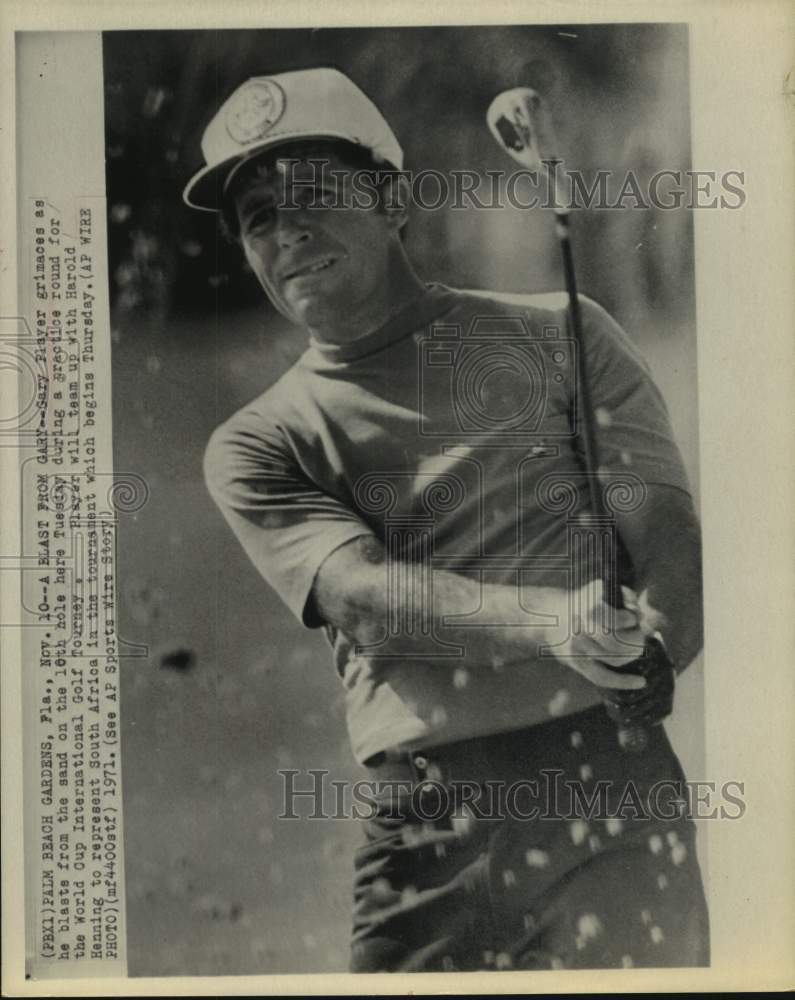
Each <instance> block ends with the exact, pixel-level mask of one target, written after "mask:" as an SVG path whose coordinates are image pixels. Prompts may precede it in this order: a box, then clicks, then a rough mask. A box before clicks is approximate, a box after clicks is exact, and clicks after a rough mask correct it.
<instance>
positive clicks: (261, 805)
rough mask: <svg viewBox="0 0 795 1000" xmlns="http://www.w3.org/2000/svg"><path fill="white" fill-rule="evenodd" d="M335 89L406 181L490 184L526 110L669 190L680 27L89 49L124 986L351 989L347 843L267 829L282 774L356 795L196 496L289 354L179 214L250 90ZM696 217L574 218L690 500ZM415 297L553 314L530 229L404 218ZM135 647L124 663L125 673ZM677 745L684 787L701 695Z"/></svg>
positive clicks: (537, 239)
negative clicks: (124, 474) (283, 770)
mask: <svg viewBox="0 0 795 1000" xmlns="http://www.w3.org/2000/svg"><path fill="white" fill-rule="evenodd" d="M319 65H332V66H336V67H338V68H339V69H341V70H342V71H343V72H345V73H347V74H348V75H349V76H350V77H351V78H352V79H353V80H354V81H355V82H356V83H358V84H359V85H360V86H361V87H362V89H363V90H364V91H365V92H366V93H367V94H368V95H369V96H370V97H371V98H372V99H373V100H374V101H375V103H376V104H377V105H378V106H379V107H380V108H381V110H382V112H383V113H384V115H385V117H386V118H387V120H388V121H389V122H390V124H391V125H392V127H393V129H394V131H395V133H396V134H397V136H398V139H399V140H400V142H401V144H402V146H403V148H404V151H405V155H406V167H407V168H409V169H413V170H423V169H431V168H432V169H435V170H439V171H442V172H444V173H449V172H450V171H451V170H454V169H467V170H475V171H477V172H478V173H480V174H482V175H484V176H485V174H486V171H489V170H503V171H504V170H509V169H510V167H511V161H509V160H508V159H507V157H505V155H504V154H503V153H501V152H500V150H499V149H497V147H496V145H495V144H494V142H493V140H492V139H491V137H490V134H489V132H488V130H487V128H486V125H485V112H486V108H487V107H488V105H489V103H490V102H491V100H492V98H493V97H494V96H495V94H497V93H498V92H499V91H501V90H503V89H505V88H507V87H512V86H519V85H528V86H532V87H535V89H537V90H538V91H539V92H540V93H541V94H542V95H544V97H545V98H546V99H547V101H548V104H549V108H550V112H551V115H552V120H553V123H554V125H555V127H556V130H557V133H558V140H559V143H560V152H561V155H562V156H563V158H564V161H565V165H566V168H567V169H570V170H580V171H582V172H583V173H584V174H585V176H586V180H589V181H590V180H592V179H593V176H594V175H595V172H596V171H597V170H608V171H611V172H612V174H613V176H614V177H617V178H619V179H621V178H623V177H624V175H625V173H626V172H627V171H628V170H633V171H635V172H636V174H637V176H638V178H639V180H640V181H641V185H643V183H644V181H646V182H647V181H648V179H649V178H650V177H651V175H652V174H653V173H654V172H655V171H658V170H663V169H667V170H687V169H689V167H690V130H689V101H688V48H687V28H686V27H685V26H683V25H654V24H632V25H587V26H584V25H557V26H544V27H460V28H458V27H453V28H388V29H387V28H383V29H328V28H322V29H315V30H303V29H302V30H297V29H296V30H286V29H272V30H261V31H251V30H248V31H165V32H164V31H151V32H140V31H137V32H109V33H106V34H105V36H104V76H105V102H106V104H105V114H106V138H107V196H108V254H109V268H110V275H111V295H112V324H113V378H114V383H113V396H114V406H113V419H114V449H115V458H114V461H115V467H116V470H117V471H119V472H121V471H130V472H136V473H138V474H139V475H142V476H144V477H145V478H146V480H147V482H148V484H149V487H150V491H151V495H150V500H149V502H148V504H147V506H146V507H145V508H144V509H143V510H141V511H140V512H139V513H138V514H136V515H134V516H132V517H130V518H128V519H127V521H126V522H125V523H124V524H123V525H122V530H121V531H120V537H119V547H118V566H119V582H120V591H121V608H120V632H121V635H122V636H123V638H124V639H125V640H126V641H127V642H128V643H130V644H138V645H139V646H140V647H141V648H140V649H137V652H139V653H146V655H138V656H133V655H131V656H130V657H129V658H127V659H125V661H124V667H123V688H122V700H123V708H122V719H123V740H124V743H123V746H124V785H125V849H126V872H127V886H128V897H129V903H128V938H129V963H130V972H131V974H132V975H171V974H173V975H176V974H182V975H208V974H232V973H275V972H282V973H287V972H317V971H328V972H332V971H344V969H345V967H346V962H347V938H348V928H349V922H350V921H349V893H350V888H349V887H350V875H351V854H352V851H353V849H354V847H355V845H356V844H357V843H358V837H359V833H358V830H357V829H356V825H355V823H352V822H346V821H340V820H336V821H334V820H327V821H323V822H321V821H313V822H308V821H305V822H296V821H292V822H291V821H286V820H282V821H278V820H276V818H275V817H276V815H277V813H278V812H279V801H280V794H281V781H280V779H279V777H278V774H277V773H276V772H277V769H278V768H280V767H294V768H299V769H307V768H322V767H327V768H328V769H329V770H330V772H331V774H330V778H332V779H344V778H347V777H358V776H360V772H359V770H358V768H357V766H356V764H355V763H354V761H353V759H352V757H351V754H350V751H349V749H348V747H347V740H346V738H345V733H344V716H343V703H342V692H341V688H340V686H339V684H338V681H337V679H336V677H335V676H334V674H333V669H332V665H331V659H330V656H329V654H328V650H327V647H326V645H325V643H324V640H323V639H322V638H321V637H320V636H319V635H318V634H317V633H310V632H307V631H305V630H304V629H302V628H301V626H299V625H298V624H297V623H296V622H295V621H294V620H293V619H292V618H291V617H290V615H289V613H288V612H287V611H286V610H285V609H284V607H283V606H282V605H281V603H280V601H279V600H278V598H277V597H276V596H275V595H274V594H273V593H272V592H271V591H270V590H269V589H268V587H267V586H266V585H265V583H264V582H262V581H261V579H260V578H259V576H258V575H257V574H256V572H255V571H254V570H253V568H252V567H251V566H250V565H249V563H248V562H247V559H246V557H245V555H244V554H243V552H242V551H241V550H240V549H239V547H238V545H237V543H236V542H235V540H234V538H233V537H232V535H231V533H230V532H229V531H228V529H227V528H226V526H225V525H224V523H223V521H222V520H221V517H220V514H218V513H217V511H216V510H215V508H214V507H213V505H212V503H211V501H210V499H209V497H208V496H207V493H206V490H205V488H204V484H203V481H202V477H201V459H202V453H203V450H204V445H205V443H206V441H207V438H208V437H209V435H210V432H211V431H212V429H213V428H214V427H215V426H216V425H217V424H218V423H220V422H221V421H222V420H224V419H225V418H226V417H227V416H229V415H230V414H231V413H232V412H233V411H234V410H236V409H237V408H238V407H240V406H241V405H243V404H244V403H245V402H247V401H248V400H250V399H251V398H253V397H254V396H256V395H257V394H259V393H260V392H262V391H263V390H264V389H265V388H267V386H268V385H270V384H271V383H272V382H273V381H275V380H276V378H278V377H279V375H280V374H281V373H282V372H283V371H284V370H285V369H286V368H287V367H288V366H289V365H290V364H291V363H292V361H293V360H294V359H295V358H296V357H297V356H298V355H299V354H300V353H301V351H302V350H303V346H304V343H303V336H302V334H301V333H300V331H297V330H296V329H294V328H292V327H291V326H289V324H287V323H286V321H285V320H284V319H283V318H282V317H281V316H280V315H279V314H278V313H276V312H275V311H274V310H273V309H272V308H271V307H270V305H269V304H268V303H267V302H266V301H265V300H264V298H263V295H262V292H261V290H260V288H259V286H258V285H257V283H256V281H255V280H254V278H253V276H252V274H251V273H250V271H249V270H248V269H247V267H246V265H245V263H244V261H243V258H242V255H241V254H240V252H239V250H238V249H237V248H236V247H235V246H233V245H231V244H229V243H227V242H225V241H224V240H223V239H222V238H221V237H220V235H219V231H218V228H217V221H216V218H215V216H214V215H211V214H209V213H202V212H196V211H193V210H190V209H188V208H187V207H186V206H185V205H184V204H183V203H182V196H181V194H182V189H183V187H184V185H185V183H186V181H187V179H188V178H189V177H190V175H191V174H192V173H193V171H194V170H195V169H197V168H198V167H199V166H201V155H200V147H199V144H200V140H201V133H202V131H203V129H204V126H205V125H206V123H207V121H208V120H209V118H210V117H211V116H212V114H214V112H215V111H216V110H217V108H218V107H219V106H220V104H221V103H222V102H223V100H224V99H225V98H226V97H227V96H228V94H229V93H230V92H231V91H232V90H233V89H234V88H235V87H236V86H237V85H238V84H240V83H241V82H242V81H244V80H245V79H247V78H248V77H250V76H258V75H268V74H272V73H278V72H283V71H287V70H291V69H298V68H302V67H308V66H319ZM691 215H692V213H690V212H688V211H687V210H686V209H684V208H681V209H678V210H671V211H664V210H660V209H655V208H650V209H632V208H624V209H620V210H608V211H598V210H590V211H580V212H577V213H575V219H574V241H575V257H576V262H577V269H578V277H579V281H580V286H581V290H582V291H584V292H585V293H586V294H588V295H591V296H592V297H593V298H595V299H597V301H599V302H600V303H602V305H604V306H605V307H606V308H607V309H609V310H610V311H611V312H613V314H614V315H615V316H616V317H617V318H618V320H619V321H620V322H621V323H622V324H623V325H624V327H625V328H626V329H627V330H628V332H629V333H630V335H631V336H632V337H633V338H634V339H635V340H636V342H637V343H638V344H639V345H640V347H641V349H642V350H643V351H644V353H645V354H646V356H647V358H648V359H649V361H650V363H651V364H652V367H653V370H654V373H655V377H656V379H657V381H658V383H659V384H660V386H661V388H662V389H663V392H664V394H665V395H666V398H667V400H668V403H669V407H670V409H671V415H672V420H673V423H674V428H675V430H676V432H677V435H678V439H679V441H680V444H681V446H682V450H683V453H684V456H685V461H686V464H687V466H688V471H689V473H690V476H691V481H692V483H693V486H694V488H695V489H696V490H697V486H698V450H697V423H696V420H697V407H696V349H695V343H696V342H695V320H694V275H693V240H692V218H691ZM407 247H408V250H409V253H410V255H411V256H412V258H413V259H414V260H415V262H416V264H417V267H418V270H419V272H420V274H422V275H423V276H424V277H425V278H426V279H427V280H437V281H443V282H446V283H448V284H451V285H453V286H457V287H466V288H493V289H499V290H506V291H545V290H550V289H554V288H560V287H561V284H562V282H561V278H560V273H559V268H558V256H557V247H556V244H555V238H554V231H553V227H552V223H551V219H550V218H549V213H545V212H544V211H542V210H540V209H539V210H530V211H521V210H519V209H516V208H511V207H506V208H502V209H495V210H476V209H474V208H469V209H466V210H453V209H451V208H450V207H449V206H448V207H445V208H443V209H441V210H439V211H423V210H421V209H418V208H415V209H414V211H413V213H412V217H411V221H410V226H409V234H408V240H407ZM135 651H136V650H135V649H133V645H131V646H130V652H131V653H132V652H135ZM686 676H687V680H686V681H685V683H684V684H683V685H682V688H683V690H680V694H679V709H678V713H677V716H676V718H675V719H674V722H673V724H672V728H673V729H674V730H675V731H676V732H675V733H674V739H675V742H676V745H677V746H678V749H679V751H680V756H681V757H682V759H683V762H684V763H685V765H686V767H689V768H690V769H691V770H692V771H693V772H694V776H696V777H700V776H701V774H700V773H696V772H700V769H701V767H703V764H702V763H701V761H702V752H703V751H702V742H701V740H702V728H703V709H702V703H701V694H700V674H699V673H698V671H690V672H689V674H688V675H686Z"/></svg>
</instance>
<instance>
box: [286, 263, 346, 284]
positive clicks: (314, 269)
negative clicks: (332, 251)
mask: <svg viewBox="0 0 795 1000" xmlns="http://www.w3.org/2000/svg"><path fill="white" fill-rule="evenodd" d="M336 262H337V258H336V257H318V258H317V259H315V260H313V261H309V262H308V263H306V264H301V265H299V266H298V267H291V268H290V269H289V270H286V271H285V272H284V273H283V274H282V281H290V280H292V279H293V278H301V277H304V276H305V275H307V274H317V273H319V272H320V271H325V270H327V269H328V268H329V267H331V266H332V265H333V264H335V263H336Z"/></svg>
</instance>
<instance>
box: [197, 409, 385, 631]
mask: <svg viewBox="0 0 795 1000" xmlns="http://www.w3.org/2000/svg"><path fill="white" fill-rule="evenodd" d="M204 477H205V482H206V483H207V488H208V490H209V492H210V495H211V496H212V497H213V499H214V500H215V502H216V503H217V504H218V506H219V508H220V509H221V512H222V513H223V515H224V518H225V519H226V521H227V523H228V524H229V526H230V528H231V529H232V531H233V532H234V533H235V535H236V536H237V539H238V541H239V542H240V543H241V545H242V546H243V548H244V550H245V551H246V554H247V555H248V557H249V558H250V559H251V561H252V562H253V564H254V566H255V567H256V568H257V569H258V570H259V572H260V574H261V575H262V576H263V577H264V579H265V580H266V581H267V583H268V584H270V586H271V587H273V589H274V590H275V591H276V592H277V594H279V596H280V597H281V599H282V600H283V601H284V603H285V604H286V605H287V606H288V608H289V609H290V610H291V611H292V612H293V614H294V615H295V616H296V618H298V620H299V621H300V622H302V624H304V625H305V626H306V627H307V628H319V627H320V626H322V625H323V624H325V623H324V622H323V621H322V619H321V618H320V617H319V616H318V614H317V612H316V611H314V609H313V602H312V601H311V600H310V597H311V593H312V587H313V585H314V581H315V577H316V576H317V573H318V571H319V569H320V566H321V564H322V563H323V562H324V560H325V559H326V558H327V557H328V556H329V555H331V553H332V552H333V551H334V550H335V549H337V548H339V546H341V545H343V544H344V543H345V542H348V541H350V540H351V539H353V538H356V537H359V536H361V535H373V532H372V530H371V529H370V528H369V527H368V526H367V525H366V524H365V522H364V521H362V520H361V518H359V517H358V516H357V515H356V514H355V512H354V511H352V510H351V509H350V508H348V507H347V506H346V505H345V504H344V503H342V502H341V501H340V500H338V499H337V498H336V497H333V496H331V495H329V494H328V493H324V492H323V491H322V490H320V489H319V488H318V486H317V484H316V483H314V482H313V481H312V480H311V479H309V477H307V476H306V475H305V474H304V472H303V471H302V469H301V468H300V466H299V464H298V462H297V460H296V458H295V456H294V455H293V453H292V451H291V450H290V447H289V445H288V444H287V442H286V440H285V438H284V436H283V435H282V434H281V432H280V431H279V429H278V426H276V425H271V424H269V423H268V422H267V421H265V420H263V419H261V418H258V415H257V414H256V413H248V414H243V413H241V414H238V415H237V416H236V417H233V418H231V419H230V420H229V421H227V422H226V423H225V424H222V425H221V426H220V427H219V428H218V429H217V430H216V431H214V433H213V434H212V436H211V438H210V441H209V443H208V445H207V448H206V451H205V456H204Z"/></svg>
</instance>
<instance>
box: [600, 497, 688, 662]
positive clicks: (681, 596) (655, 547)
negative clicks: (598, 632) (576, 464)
mask: <svg viewBox="0 0 795 1000" xmlns="http://www.w3.org/2000/svg"><path fill="white" fill-rule="evenodd" d="M641 514H642V517H643V522H644V523H638V520H639V518H638V515H632V517H630V518H623V519H620V521H619V531H620V533H621V536H622V538H623V539H624V541H625V543H626V544H627V547H628V549H629V552H630V556H631V559H632V565H633V573H634V581H635V591H636V592H637V594H638V596H639V598H640V606H639V612H640V616H641V620H642V621H643V622H644V624H645V625H646V626H647V627H649V626H651V627H652V628H654V627H655V626H656V627H657V628H658V629H659V631H660V633H661V635H662V637H663V640H664V642H665V646H666V649H667V651H668V655H669V657H670V659H671V661H672V662H673V664H674V666H675V667H676V670H677V671H682V670H684V669H685V667H687V666H688V665H689V664H690V663H691V662H692V661H693V659H694V658H695V657H696V655H697V654H698V652H699V651H700V649H701V647H702V644H703V596H702V577H701V532H700V527H699V524H698V520H697V518H696V514H695V511H694V509H693V505H692V501H691V499H690V497H689V496H687V494H685V493H683V492H681V491H680V490H676V489H673V488H665V487H653V488H650V489H649V500H648V506H647V508H646V509H645V510H644V511H642V512H641Z"/></svg>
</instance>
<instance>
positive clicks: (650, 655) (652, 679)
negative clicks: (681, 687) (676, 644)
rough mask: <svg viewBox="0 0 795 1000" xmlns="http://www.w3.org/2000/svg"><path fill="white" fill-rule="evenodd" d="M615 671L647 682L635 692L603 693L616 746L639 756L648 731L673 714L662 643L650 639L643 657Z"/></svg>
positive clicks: (671, 674) (669, 668)
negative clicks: (616, 729)
mask: <svg viewBox="0 0 795 1000" xmlns="http://www.w3.org/2000/svg"><path fill="white" fill-rule="evenodd" d="M613 669H617V668H615V667H614V668H613ZM618 669H619V670H620V672H621V673H632V674H639V675H640V676H641V677H645V678H646V687H645V688H641V689H640V690H638V691H617V690H614V689H609V690H608V689H603V690H602V701H603V702H604V705H605V708H606V709H607V714H608V715H609V716H610V718H611V719H612V720H613V721H614V722H616V723H617V724H618V739H619V743H620V744H621V746H622V747H623V748H624V749H625V750H629V751H634V752H640V751H641V750H644V749H645V748H646V746H647V744H648V732H647V730H648V729H649V728H650V727H652V726H657V725H659V724H660V723H661V722H662V721H663V720H664V719H666V718H667V717H668V716H669V715H670V714H671V712H672V711H673V704H674V686H675V671H674V667H673V664H672V663H671V661H670V660H669V658H668V654H667V653H666V652H665V648H664V647H663V645H662V643H661V642H660V641H659V640H658V639H655V638H654V637H653V636H650V637H649V638H647V639H646V643H645V646H644V649H643V655H642V656H640V657H638V659H637V660H633V661H632V662H631V663H628V664H626V666H622V667H620V668H618Z"/></svg>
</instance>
